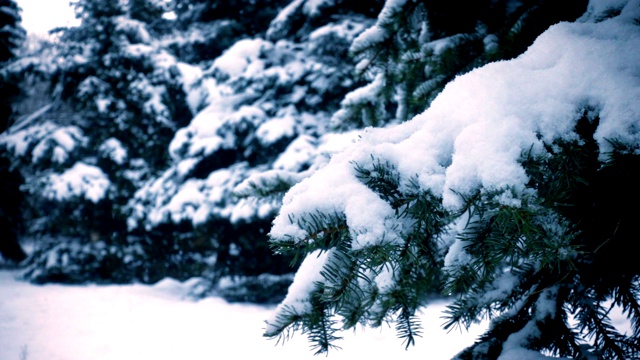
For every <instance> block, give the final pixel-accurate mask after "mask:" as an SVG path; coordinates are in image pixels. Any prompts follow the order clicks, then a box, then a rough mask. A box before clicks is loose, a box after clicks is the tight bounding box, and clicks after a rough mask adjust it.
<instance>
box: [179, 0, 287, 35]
mask: <svg viewBox="0 0 640 360" xmlns="http://www.w3.org/2000/svg"><path fill="white" fill-rule="evenodd" d="M287 3H288V1H287V0H262V1H255V0H237V1H215V0H177V1H175V2H174V8H175V12H176V14H177V15H178V23H179V24H181V25H182V26H184V27H185V28H186V27H188V26H190V25H191V24H193V23H207V22H213V21H217V20H232V21H233V22H235V23H236V24H237V25H238V26H240V27H241V29H242V32H243V33H244V34H247V35H249V36H255V35H259V34H260V33H263V32H264V31H266V29H267V27H268V26H269V23H270V22H271V20H272V19H273V18H274V17H275V16H276V15H277V14H278V11H279V10H280V9H282V8H283V7H284V6H285V5H286V4H287Z"/></svg>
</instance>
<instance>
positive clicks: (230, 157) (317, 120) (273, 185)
mask: <svg viewBox="0 0 640 360" xmlns="http://www.w3.org/2000/svg"><path fill="white" fill-rule="evenodd" d="M286 12H287V9H286V8H285V9H283V13H286ZM277 18H281V16H280V15H279V16H278V17H277ZM274 24H275V21H274V23H272V24H271V26H275V25H274ZM316 24H317V25H318V27H317V28H314V27H312V26H302V27H300V29H301V30H298V31H296V32H295V34H294V33H293V32H292V33H290V34H283V36H282V37H281V38H273V41H270V40H266V39H263V38H260V37H256V38H247V39H243V40H240V41H237V42H236V43H235V44H234V45H233V46H231V47H230V48H229V49H227V50H226V51H225V52H224V53H223V54H222V55H221V56H219V57H217V58H216V59H215V60H214V61H213V63H211V64H210V65H209V66H208V68H207V69H206V70H205V71H204V73H203V75H202V79H201V83H202V84H206V93H207V95H206V97H205V99H206V100H205V105H206V106H205V107H203V108H202V109H201V110H200V112H199V113H198V114H197V115H196V116H195V118H194V119H193V120H192V121H191V123H190V124H189V126H187V127H185V128H182V129H180V130H179V131H178V132H177V133H176V135H175V137H174V139H173V140H172V142H171V145H170V147H169V152H170V155H171V157H172V164H171V166H170V167H169V168H168V169H167V170H166V171H165V172H164V173H162V174H161V175H160V176H158V177H156V178H153V179H151V180H150V181H149V182H148V183H147V184H146V185H145V186H144V187H142V188H140V190H138V192H137V193H136V195H135V197H134V199H132V201H131V202H130V204H129V208H130V209H131V216H130V217H129V220H130V223H131V226H133V227H134V228H136V229H146V231H154V229H158V228H163V229H167V228H171V227H173V228H175V229H177V230H180V231H181V232H184V233H182V235H181V236H183V237H190V236H193V235H191V234H198V236H202V237H204V238H211V239H212V241H213V246H214V248H215V252H216V259H215V264H214V265H213V266H212V269H211V271H210V272H209V273H208V274H207V276H206V277H207V283H206V284H205V285H206V287H208V288H211V290H215V291H217V292H218V293H222V294H223V295H224V296H226V297H227V298H228V299H234V300H236V299H244V300H248V299H251V297H254V296H256V295H259V296H262V295H263V294H264V293H265V292H267V291H273V290H274V289H276V287H275V286H273V285H272V284H273V283H272V280H274V281H275V280H276V279H281V280H279V284H280V285H279V287H277V289H278V291H279V292H280V293H279V294H278V296H280V297H281V296H282V295H283V288H282V286H283V285H282V284H288V283H289V282H290V279H291V277H290V275H289V274H288V273H289V272H290V271H291V269H290V267H289V262H290V259H288V258H284V257H273V256H272V254H271V249H270V246H269V244H268V242H267V240H268V239H267V237H266V234H267V232H268V229H269V226H270V223H271V220H272V219H273V216H274V215H275V213H276V211H277V209H278V207H279V203H280V199H281V195H282V192H283V191H284V190H285V189H286V188H288V187H289V186H291V185H292V184H294V183H295V182H297V181H299V179H301V178H303V177H304V176H306V175H307V174H308V173H310V172H312V171H314V170H315V169H317V168H318V167H319V166H321V164H322V163H323V162H325V161H326V157H325V154H324V152H325V151H326V150H325V149H328V148H329V143H330V142H331V139H334V141H335V139H336V137H335V136H332V135H330V134H327V129H328V123H329V118H330V115H331V113H333V112H334V111H336V110H337V108H338V105H339V100H340V99H341V98H342V97H343V96H344V94H345V93H347V92H348V91H349V90H351V89H353V87H354V85H355V83H354V82H353V81H351V80H350V79H351V70H352V68H353V64H352V63H349V62H348V61H345V60H344V59H345V55H346V53H347V48H348V46H349V44H350V42H351V41H352V40H353V38H354V37H355V36H356V35H357V34H358V33H359V32H361V31H362V30H364V29H365V28H366V26H368V25H370V24H371V19H370V18H367V17H365V16H362V15H360V14H355V13H353V14H351V15H350V16H343V17H336V18H331V17H328V18H326V21H325V22H324V23H321V22H320V23H318V22H316ZM267 33H271V31H270V30H267ZM256 192H259V193H261V194H262V195H264V197H263V199H262V200H261V201H255V200H254V199H250V198H248V197H249V196H250V195H253V194H255V193H256ZM273 275H276V276H273ZM246 276H248V278H246ZM229 278H231V279H235V280H239V281H240V282H241V283H239V284H237V286H232V287H229V288H224V289H222V288H220V287H219V286H218V285H219V284H220V283H221V282H220V281H219V280H221V279H229ZM254 279H261V280H258V283H260V282H261V283H262V286H263V287H264V289H263V290H262V291H259V292H257V291H251V294H249V293H243V291H244V290H243V289H246V288H250V287H252V286H253V285H252V284H253V283H254V282H255V280H254ZM222 283H223V284H224V283H228V282H222ZM241 294H243V295H241ZM253 299H254V300H256V298H255V297H254V298H253Z"/></svg>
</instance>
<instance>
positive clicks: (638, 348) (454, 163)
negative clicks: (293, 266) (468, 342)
mask: <svg viewBox="0 0 640 360" xmlns="http://www.w3.org/2000/svg"><path fill="white" fill-rule="evenodd" d="M416 3H417V2H403V1H388V2H387V3H386V5H385V8H384V9H383V10H382V13H381V15H380V16H379V18H378V23H377V24H376V26H375V27H374V28H372V29H374V30H372V31H382V30H379V29H378V30H376V27H379V26H381V23H382V25H385V26H393V25H395V26H399V24H398V23H396V22H395V21H394V19H399V18H403V17H402V13H403V11H404V9H405V8H403V7H402V6H414V5H416ZM493 4H495V2H494V3H493ZM540 5H541V6H542V5H543V4H542V3H541V4H540ZM424 6H425V8H424V9H425V11H428V7H427V6H426V3H425V5H424ZM612 6H613V5H611V4H609V3H608V2H599V1H592V2H591V3H590V6H589V7H588V8H587V12H586V13H585V14H584V15H583V16H582V17H581V18H580V20H579V21H578V22H575V23H564V24H560V25H556V26H553V27H551V28H549V29H548V30H546V31H545V32H544V33H543V34H542V35H541V36H540V37H538V38H537V40H536V41H535V43H534V44H533V45H532V46H531V47H530V48H529V49H528V50H527V52H525V53H524V54H523V55H521V56H519V57H517V58H516V59H513V60H511V61H506V62H499V63H495V64H489V65H487V66H484V67H481V68H479V69H477V70H474V71H472V72H470V73H468V74H466V75H463V76H460V77H458V78H457V79H456V80H455V81H452V82H450V83H449V85H447V88H445V90H444V91H442V93H441V94H440V95H438V96H437V97H436V98H435V100H434V101H433V102H431V105H430V107H428V108H427V109H426V110H425V111H424V112H422V113H421V114H420V115H417V116H415V117H413V118H412V120H410V121H408V122H405V123H403V124H400V125H397V126H389V127H386V128H383V129H370V130H368V131H365V132H363V133H362V136H361V140H360V142H359V143H357V144H355V145H353V146H352V147H350V148H348V149H347V150H346V151H344V152H342V153H339V154H337V155H335V156H334V157H333V159H332V160H331V162H330V163H329V164H328V165H327V166H325V167H323V168H322V169H320V170H318V171H317V172H316V173H315V174H314V175H312V176H311V177H309V178H307V179H305V180H304V181H302V182H300V183H299V184H297V185H295V186H294V187H293V188H291V190H290V191H289V192H288V193H287V195H285V197H284V199H283V207H282V209H281V212H280V214H279V215H278V216H277V217H276V219H275V220H274V226H273V228H272V229H271V232H270V236H271V239H272V243H273V245H274V246H275V248H276V250H277V251H278V252H280V253H292V254H295V255H296V256H297V257H298V258H303V259H304V260H303V261H302V263H301V265H300V268H299V270H298V275H297V276H296V278H295V280H294V283H293V284H292V286H291V287H290V289H289V294H288V295H287V297H286V298H285V300H284V301H283V302H282V303H281V304H280V306H279V307H278V308H277V309H276V312H275V314H274V316H273V317H272V318H271V319H269V320H268V321H267V329H266V332H265V336H268V337H281V338H285V339H286V338H287V337H289V336H290V335H291V333H292V332H294V331H302V332H303V333H306V334H307V335H308V336H309V338H310V340H311V341H312V342H313V343H314V346H315V349H316V350H317V353H324V352H327V351H329V349H331V348H332V347H334V346H335V342H336V341H337V340H339V338H340V337H339V331H340V330H345V329H351V328H354V327H355V326H356V325H358V324H363V325H368V326H373V327H377V326H380V325H381V324H382V323H383V322H387V321H390V322H392V323H394V324H395V325H396V329H397V331H398V335H399V337H400V338H401V339H402V340H403V341H404V344H405V345H406V346H410V345H411V344H413V343H414V342H415V341H416V339H417V337H419V336H420V324H419V321H418V318H417V317H416V316H415V314H416V312H417V311H418V309H419V308H420V307H422V306H426V305H428V303H429V300H430V299H431V297H432V296H433V295H437V294H440V295H444V296H451V297H452V298H453V301H452V303H451V304H450V306H449V308H448V311H447V312H446V314H445V315H446V323H445V325H444V326H445V328H447V329H451V328H455V327H462V328H466V327H468V326H469V325H471V324H473V323H475V322H478V321H481V320H483V319H490V321H491V326H490V327H489V329H488V330H487V332H486V333H485V334H484V335H483V336H482V337H481V338H480V339H478V341H477V342H476V343H475V344H474V345H472V346H471V347H469V348H467V349H466V350H464V351H462V352H461V353H460V354H458V355H457V356H456V358H458V359H496V358H501V359H513V358H517V357H523V356H526V357H528V358H546V357H545V356H544V355H543V354H546V355H553V356H564V357H571V358H604V359H629V358H636V357H638V355H639V353H640V336H639V327H638V324H639V319H640V312H638V309H639V300H640V298H639V295H640V293H639V292H638V278H639V276H640V268H639V267H638V266H637V261H635V259H634V254H633V253H632V252H630V251H629V249H630V248H631V246H632V243H633V242H634V241H635V240H634V239H635V238H636V237H637V236H635V235H634V229H633V219H635V218H637V216H638V211H637V210H636V209H635V208H630V207H628V206H625V204H629V203H635V202H636V201H637V200H638V198H639V197H640V193H639V192H638V190H637V186H635V184H636V183H637V181H638V180H640V171H639V169H640V166H639V165H640V162H639V161H640V158H639V155H638V149H639V148H640V142H639V141H638V139H639V137H638V130H637V129H638V127H637V124H638V114H640V109H639V108H638V103H637V99H636V97H637V94H638V93H639V91H640V87H639V86H638V82H637V81H635V80H634V81H633V82H627V80H626V79H628V78H629V77H633V76H635V75H631V74H633V73H634V72H635V71H637V69H638V66H637V62H635V60H632V59H635V57H637V51H636V50H633V49H636V48H637V47H638V46H640V36H639V34H640V31H639V26H638V24H640V22H639V21H638V19H640V7H638V3H637V1H629V2H625V3H621V4H618V5H617V6H613V7H612ZM533 12H534V9H531V11H529V13H533ZM543 18H546V17H543ZM430 19H431V18H430ZM536 22H537V21H536ZM406 23H408V22H405V23H404V24H406ZM430 24H433V22H432V21H430ZM454 25H455V24H453V25H451V26H454ZM522 26H524V22H523V25H522ZM537 26H540V25H539V24H538V25H537ZM385 31H387V30H385ZM385 31H382V32H383V35H384V36H380V37H378V38H377V39H382V40H386V39H389V41H390V44H393V43H394V42H393V41H392V40H390V39H394V38H395V36H396V34H395V33H393V32H391V33H386V32H385ZM363 34H368V35H361V37H359V38H358V39H360V40H361V39H363V38H366V37H367V36H369V37H371V36H372V35H371V34H372V33H371V32H369V31H366V32H364V33H363ZM605 34H606V36H605ZM363 36H364V37H363ZM602 36H605V37H604V38H603V37H602ZM358 39H356V41H355V43H356V44H357V43H358V41H360V40H358ZM609 39H615V41H616V44H617V46H616V47H615V48H612V47H611V45H612V42H610V41H609ZM516 47H517V46H514V48H516ZM391 48H393V47H391ZM352 49H353V46H352ZM390 51H391V50H390ZM605 54H607V55H605ZM630 63H633V64H634V65H631V66H630V67H626V65H622V64H630ZM577 64H581V65H579V66H578V65H577ZM595 68H598V69H600V70H601V72H600V71H594V69H595ZM379 74H383V75H378V76H379V79H380V78H382V77H384V76H386V75H384V73H379ZM533 79H536V80H535V81H532V80H533ZM559 79H560V82H562V85H559V83H558V82H556V81H557V80H559ZM382 84H383V85H389V84H388V83H385V82H383V83H382ZM618 88H622V89H624V90H622V91H610V90H611V89H618ZM381 89H383V90H384V89H386V87H382V88H381ZM593 89H598V90H595V91H594V90H593ZM368 95H370V99H378V98H380V97H382V98H383V99H384V97H383V94H382V93H380V92H374V91H371V92H368ZM348 98H349V95H347V99H348ZM596 99H597V100H596ZM343 104H344V103H343ZM373 118H374V119H375V118H376V117H375V116H374V117H373ZM616 306H617V307H619V308H620V309H622V311H623V312H624V313H626V314H627V315H628V318H629V330H628V331H627V332H623V331H621V330H620V329H617V328H616V327H615V326H613V324H612V323H611V320H610V318H609V313H610V312H611V311H612V309H613V308H614V307H616Z"/></svg>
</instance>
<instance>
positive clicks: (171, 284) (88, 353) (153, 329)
mask: <svg viewBox="0 0 640 360" xmlns="http://www.w3.org/2000/svg"><path fill="white" fill-rule="evenodd" d="M18 274H19V273H18V272H16V271H6V270H4V271H0V360H129V359H131V360H133V359H135V360H164V359H167V360H176V359H184V360H199V359H203V360H204V359H207V360H214V359H216V360H220V359H256V358H259V359H278V360H287V359H295V360H300V359H313V358H316V359H324V358H326V357H325V356H316V357H314V356H313V352H312V351H311V350H310V348H309V343H308V342H307V340H306V338H305V337H304V336H302V335H300V334H296V336H294V337H293V339H291V340H290V341H289V342H287V343H286V344H285V345H284V346H282V345H276V342H275V341H271V340H268V339H265V338H264V337H262V332H263V330H264V320H265V319H267V318H268V317H269V316H270V315H271V313H272V311H273V309H274V308H273V307H263V306H255V305H246V304H228V303H227V302H225V301H224V300H222V299H219V298H207V299H204V300H200V301H193V300H190V299H188V298H187V296H186V294H187V293H188V288H189V284H188V283H179V282H177V281H173V280H164V281H161V282H160V283H158V284H156V285H154V286H146V285H126V286H114V285H111V286H96V285H87V286H66V285H44V286H36V285H31V284H28V283H26V282H22V281H16V280H15V277H16V276H17V275H18ZM443 309H444V304H443V303H439V304H434V305H433V306H431V307H430V308H428V309H427V310H426V311H425V312H424V313H423V314H422V321H423V326H424V334H423V337H422V338H420V339H418V341H417V345H416V346H415V347H412V348H409V350H407V351H405V350H404V347H403V346H402V344H401V341H400V340H399V339H397V338H396V336H395V332H394V330H393V329H389V328H385V329H382V330H379V329H360V330H358V332H357V333H356V334H355V335H354V334H353V333H352V332H349V333H346V334H345V339H344V340H343V341H341V342H339V343H337V345H339V346H341V347H342V348H343V350H338V351H333V352H330V354H329V356H328V359H330V360H334V359H335V360H337V359H350V360H352V359H355V358H365V359H366V358H369V359H382V358H393V359H394V360H400V359H425V358H428V359H430V360H437V359H449V358H450V357H451V356H453V355H454V354H455V353H457V352H458V351H459V350H460V349H462V348H464V347H465V346H467V345H469V344H471V343H473V341H474V339H475V337H476V336H478V335H479V334H480V333H481V332H482V330H484V328H483V327H481V326H476V327H474V328H472V329H470V332H469V333H463V334H462V333H460V332H458V331H452V332H451V333H448V334H447V332H446V331H444V330H442V329H441V327H440V325H441V324H442V323H443V320H442V319H440V316H442V313H441V311H442V310H443Z"/></svg>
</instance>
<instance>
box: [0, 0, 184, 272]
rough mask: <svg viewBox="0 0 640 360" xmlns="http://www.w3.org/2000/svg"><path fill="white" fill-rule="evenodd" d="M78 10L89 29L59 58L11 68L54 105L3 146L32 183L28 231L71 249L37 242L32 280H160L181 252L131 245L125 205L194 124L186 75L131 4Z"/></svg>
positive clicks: (63, 40)
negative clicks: (41, 87)
mask: <svg viewBox="0 0 640 360" xmlns="http://www.w3.org/2000/svg"><path fill="white" fill-rule="evenodd" d="M74 5H75V6H76V9H77V15H78V17H79V18H80V19H81V20H82V22H81V24H80V25H79V26H78V27H74V28H70V29H66V30H65V31H64V32H63V34H62V35H61V36H60V39H59V40H58V44H57V46H56V48H55V49H54V50H53V52H52V53H51V55H52V57H50V58H47V57H44V58H43V57H41V56H40V57H36V56H34V57H25V58H23V59H20V60H19V61H16V62H15V63H13V64H11V65H10V66H9V69H8V72H9V73H10V74H13V76H15V77H17V78H20V77H21V76H25V75H24V74H36V73H37V74H38V75H40V76H41V77H42V78H43V79H45V80H47V81H50V82H51V84H52V89H53V90H52V94H51V96H50V103H49V104H46V105H45V106H43V107H42V108H41V110H40V111H36V112H35V113H32V114H28V115H25V116H23V117H22V118H21V119H20V120H19V121H18V122H16V124H14V126H12V128H11V129H9V130H8V131H6V132H5V133H4V134H3V135H2V138H1V139H0V142H1V143H2V144H3V145H4V146H6V148H7V150H8V152H9V154H10V155H11V156H12V157H13V158H14V159H15V160H16V162H18V163H20V164H21V170H22V171H23V172H24V173H26V176H25V177H26V178H27V184H26V189H28V191H29V193H30V195H31V196H30V199H31V206H30V208H31V210H32V211H33V212H34V214H33V215H32V218H33V219H32V220H33V221H32V223H31V224H30V230H31V231H32V232H35V233H39V234H47V235H56V236H62V237H63V239H64V240H63V241H59V240H56V241H53V242H52V243H50V244H48V243H46V242H44V241H40V242H38V245H39V246H38V247H37V248H36V250H35V254H34V259H33V260H32V266H31V268H30V270H29V271H28V275H27V276H28V277H30V278H31V279H32V280H34V281H48V280H56V281H86V280H91V279H94V278H97V279H103V280H105V281H129V280H131V279H133V278H136V279H139V280H143V281H154V280H157V279H159V278H162V277H164V276H167V275H168V274H169V273H171V271H169V270H167V269H164V268H165V267H167V268H168V267H170V266H171V265H170V264H171V263H172V261H171V260H168V259H167V257H170V256H173V254H174V252H177V251H178V250H176V249H174V248H172V245H168V246H169V249H166V248H162V246H158V247H155V244H154V246H153V247H152V246H151V244H150V240H149V239H146V238H137V240H136V238H132V237H131V236H130V234H129V233H128V230H127V227H126V222H125V216H124V214H123V213H122V207H123V206H124V205H125V204H126V202H127V200H128V199H129V198H130V197H131V195H132V194H133V192H134V191H135V190H136V189H137V187H138V186H139V185H138V184H139V183H141V182H142V181H144V180H145V179H146V178H147V177H148V176H150V175H151V174H153V173H154V171H157V170H158V169H162V168H163V167H165V166H166V164H167V160H168V157H167V156H166V151H165V149H166V145H167V144H168V142H169V141H170V139H171V138H172V137H173V134H174V132H175V130H176V129H178V128H179V127H181V126H184V125H185V124H186V122H187V121H188V120H189V119H190V118H191V116H192V113H191V109H190V108H189V106H188V103H187V99H186V94H185V86H186V85H185V79H184V77H183V75H182V72H181V69H183V68H185V67H183V66H181V65H180V64H179V63H178V62H177V60H176V59H175V58H174V57H173V56H172V55H170V54H169V53H168V52H166V51H164V50H163V49H162V48H160V47H158V46H156V44H155V43H154V41H153V38H152V36H151V35H150V32H149V31H148V26H147V24H146V23H144V22H141V21H139V20H135V19H133V18H132V17H131V9H130V7H129V6H128V3H124V2H121V1H119V0H109V1H94V0H80V1H77V2H75V3H74ZM138 10H139V9H138ZM39 55H42V54H39ZM58 239H59V238H58ZM158 248H161V249H162V250H159V249H158ZM149 249H153V250H154V253H153V254H150V253H149V251H148V250H149ZM159 254H160V255H164V256H165V257H163V256H159ZM176 256H177V255H176ZM157 267H161V268H163V269H157ZM176 276H178V275H176Z"/></svg>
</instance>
